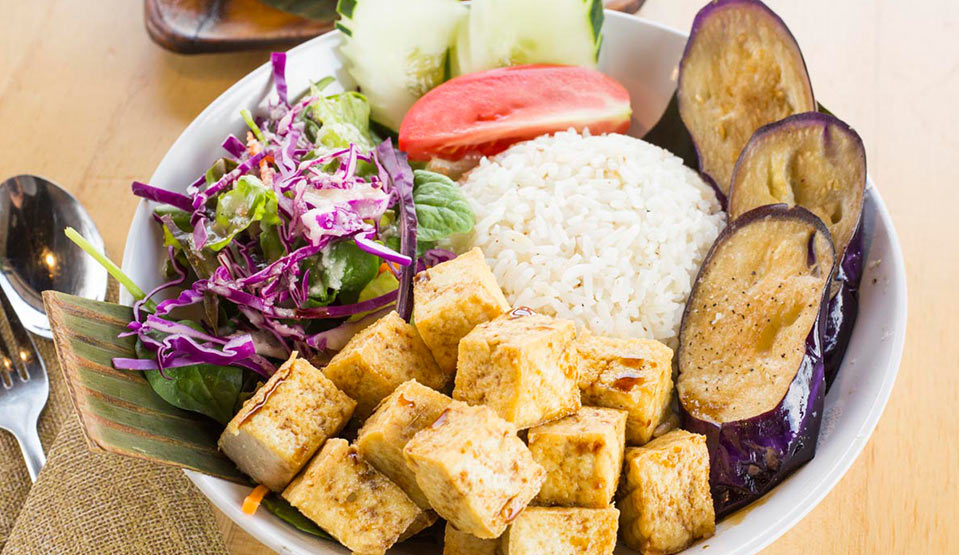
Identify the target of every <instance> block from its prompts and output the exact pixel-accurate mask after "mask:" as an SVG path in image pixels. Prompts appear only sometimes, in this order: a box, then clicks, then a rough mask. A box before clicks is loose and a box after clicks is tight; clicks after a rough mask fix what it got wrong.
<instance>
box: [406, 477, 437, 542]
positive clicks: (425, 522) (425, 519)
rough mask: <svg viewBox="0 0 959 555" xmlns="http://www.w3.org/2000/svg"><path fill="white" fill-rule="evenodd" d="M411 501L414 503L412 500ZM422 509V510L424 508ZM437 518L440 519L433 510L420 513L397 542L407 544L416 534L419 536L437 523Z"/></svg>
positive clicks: (424, 510)
mask: <svg viewBox="0 0 959 555" xmlns="http://www.w3.org/2000/svg"><path fill="white" fill-rule="evenodd" d="M400 489H402V488H400ZM407 497H409V496H407ZM410 501H412V499H411V500H410ZM420 508H421V509H422V507H420ZM437 518H439V517H437V515H436V511H433V510H432V509H423V511H422V512H420V515H419V516H418V517H416V520H414V521H413V522H412V523H411V524H410V525H409V526H408V527H407V528H406V530H405V531H404V532H403V533H402V534H400V538H399V539H398V540H396V542H397V543H399V542H405V541H406V540H408V539H410V538H412V537H413V536H415V535H416V534H419V533H420V532H422V531H423V530H426V529H427V528H429V527H430V526H432V525H433V524H435V523H436V519H437Z"/></svg>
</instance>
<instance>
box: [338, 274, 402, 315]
mask: <svg viewBox="0 0 959 555" xmlns="http://www.w3.org/2000/svg"><path fill="white" fill-rule="evenodd" d="M399 287H400V282H399V280H397V279H396V276H394V275H393V272H383V273H381V274H380V275H378V276H376V277H375V278H373V279H372V280H371V281H370V282H369V283H367V284H366V287H364V288H363V290H362V291H360V296H359V297H358V298H357V299H356V302H360V303H361V302H363V301H368V300H370V299H375V298H376V297H380V296H382V295H385V294H387V293H389V292H390V291H396V290H397V289H399ZM367 314H369V312H363V313H361V314H354V315H353V316H350V318H349V321H351V322H355V321H357V320H359V319H361V318H363V317H364V316H366V315H367Z"/></svg>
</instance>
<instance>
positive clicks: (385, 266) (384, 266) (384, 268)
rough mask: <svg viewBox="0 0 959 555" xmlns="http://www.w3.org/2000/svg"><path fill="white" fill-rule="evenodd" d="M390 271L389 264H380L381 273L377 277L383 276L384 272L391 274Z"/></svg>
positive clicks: (377, 273)
mask: <svg viewBox="0 0 959 555" xmlns="http://www.w3.org/2000/svg"><path fill="white" fill-rule="evenodd" d="M389 271H390V265H389V264H387V263H386V262H384V263H382V264H380V271H379V272H376V275H380V274H382V273H383V272H389Z"/></svg>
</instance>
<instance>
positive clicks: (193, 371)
mask: <svg viewBox="0 0 959 555" xmlns="http://www.w3.org/2000/svg"><path fill="white" fill-rule="evenodd" d="M184 323H187V322H184ZM136 352H137V357H139V358H147V359H149V358H154V357H153V353H151V352H150V351H148V350H147V349H146V348H145V347H144V346H143V344H142V343H141V342H139V341H137V344H136ZM163 373H164V374H165V375H166V377H165V378H164V377H163V376H161V375H160V371H159V370H146V371H145V372H144V374H145V375H146V379H147V382H148V383H149V384H150V387H152V388H153V391H155V392H156V394H157V395H159V396H160V398H161V399H163V400H164V401H166V402H167V403H170V404H171V405H173V406H175V407H177V408H181V409H183V410H188V411H192V412H198V413H200V414H204V415H206V416H209V417H210V418H212V419H214V420H216V421H217V422H219V423H221V424H224V425H225V424H227V423H228V422H229V421H230V419H231V418H233V414H234V409H236V406H237V400H238V399H239V397H240V391H241V390H242V388H243V369H242V368H236V367H233V366H216V365H213V364H195V365H192V366H182V367H180V368H171V369H169V370H164V371H163Z"/></svg>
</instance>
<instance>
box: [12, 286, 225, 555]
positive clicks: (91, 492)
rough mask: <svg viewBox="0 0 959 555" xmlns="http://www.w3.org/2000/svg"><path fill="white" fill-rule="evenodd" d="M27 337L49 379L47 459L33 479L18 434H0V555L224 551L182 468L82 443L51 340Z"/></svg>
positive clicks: (44, 418) (43, 420) (44, 419)
mask: <svg viewBox="0 0 959 555" xmlns="http://www.w3.org/2000/svg"><path fill="white" fill-rule="evenodd" d="M110 293H111V294H109V295H108V298H116V294H115V293H116V287H115V285H114V284H111V290H110ZM5 324H6V322H2V326H3V327H4V329H3V332H4V333H5V334H6V331H7V330H6V329H5V327H6V326H5ZM34 339H35V340H36V342H37V348H38V350H39V351H40V355H41V356H42V357H43V360H44V362H45V363H46V366H47V373H48V374H49V378H50V400H49V402H48V403H47V406H46V408H45V409H44V411H43V413H42V414H41V416H40V425H39V430H40V440H41V442H42V443H43V445H44V447H45V449H46V451H47V464H46V465H45V466H44V467H43V471H42V472H41V473H40V476H39V478H38V480H37V483H36V484H31V483H30V476H29V475H28V474H27V470H26V466H25V465H24V463H23V458H22V456H21V455H20V448H19V447H18V446H17V442H16V440H15V439H14V438H13V436H11V435H10V434H8V433H6V432H0V477H2V480H0V549H2V555H13V554H17V555H19V554H29V555H35V554H45V553H56V554H61V553H63V554H68V553H78V554H80V553H82V554H88V553H120V554H126V553H137V554H140V553H142V554H150V555H154V554H160V555H164V554H171V555H172V554H181V553H193V554H200V555H206V554H210V555H226V554H227V550H226V546H225V545H224V542H223V538H222V537H221V535H220V533H219V530H218V529H217V526H216V521H215V519H214V516H213V510H212V509H211V507H210V505H209V503H208V502H207V501H206V499H204V498H203V496H202V495H201V494H200V492H199V491H198V490H197V489H196V488H195V487H194V486H193V484H192V483H190V481H189V480H187V478H186V476H184V474H183V472H182V471H180V470H178V469H175V468H170V467H165V466H161V465H157V464H153V463H149V462H146V461H141V460H137V459H131V458H126V457H120V456H117V455H111V454H107V453H99V452H98V453H94V452H91V451H90V450H89V449H88V448H87V444H86V441H85V440H84V437H83V432H82V430H81V429H80V423H79V421H78V419H77V417H76V414H75V412H74V408H73V404H72V401H71V400H70V394H69V392H68V390H67V386H66V383H65V382H64V378H63V374H62V373H61V371H60V365H59V363H58V362H57V357H56V354H55V350H54V348H53V342H52V341H48V340H44V339H40V338H36V337H35V338H34ZM31 486H32V487H31Z"/></svg>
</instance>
